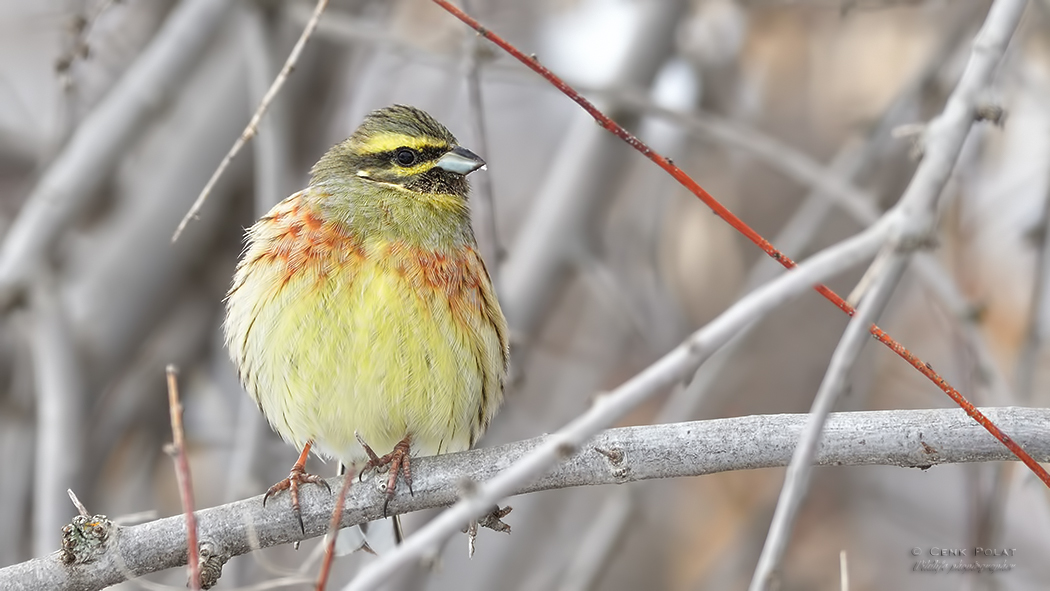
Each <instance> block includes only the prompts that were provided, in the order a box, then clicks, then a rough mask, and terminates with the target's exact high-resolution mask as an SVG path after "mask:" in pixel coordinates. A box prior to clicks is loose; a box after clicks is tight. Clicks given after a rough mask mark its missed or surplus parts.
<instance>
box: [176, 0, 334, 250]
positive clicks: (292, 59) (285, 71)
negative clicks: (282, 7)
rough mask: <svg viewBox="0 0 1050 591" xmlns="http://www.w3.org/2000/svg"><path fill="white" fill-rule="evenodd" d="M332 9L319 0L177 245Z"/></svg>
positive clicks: (179, 230)
mask: <svg viewBox="0 0 1050 591" xmlns="http://www.w3.org/2000/svg"><path fill="white" fill-rule="evenodd" d="M326 6H328V0H317V6H315V7H314V12H313V15H312V16H311V17H310V20H309V22H307V23H306V27H304V28H303V32H302V34H301V35H299V40H298V41H296V42H295V46H294V47H292V52H291V53H289V54H288V59H287V60H285V62H284V67H282V68H281V72H280V73H279V74H277V78H275V79H274V81H273V84H271V85H270V89H269V90H267V91H266V95H265V96H264V97H263V99H262V102H260V103H259V107H258V108H257V109H255V113H254V114H252V118H251V120H250V121H248V126H247V127H245V128H244V131H243V132H241V136H240V137H239V138H237V141H236V142H234V143H233V146H232V147H231V148H230V151H229V152H227V153H226V156H225V157H223V159H222V162H220V163H219V167H218V168H216V169H215V172H214V173H212V175H211V178H210V179H208V182H207V184H205V185H204V188H203V189H201V192H200V195H198V196H197V199H196V200H195V201H194V202H193V205H192V206H191V207H190V210H189V211H188V212H186V215H185V216H184V217H183V218H182V221H180V222H179V226H178V227H177V228H175V234H173V235H172V237H171V241H172V242H175V241H176V240H178V239H179V235H180V234H182V231H183V230H184V229H185V228H186V224H188V223H189V222H190V220H191V219H193V218H196V217H197V214H198V213H199V212H200V210H201V207H203V206H204V202H205V201H206V200H207V199H208V195H209V194H210V193H211V190H212V188H213V187H214V186H215V183H217V182H219V177H221V176H222V173H223V172H225V171H226V168H227V167H228V166H229V165H230V162H233V159H234V157H236V156H237V154H238V153H240V151H241V148H243V147H244V144H246V143H247V142H248V141H249V140H251V139H252V138H253V137H254V136H255V134H256V132H257V131H258V127H259V121H260V120H262V117H263V115H265V114H266V109H268V108H269V107H270V103H271V102H273V99H274V98H275V97H276V96H277V93H279V92H280V91H281V88H283V87H284V83H285V82H287V81H288V76H289V75H290V74H291V73H292V70H293V69H295V64H296V63H297V62H298V61H299V55H300V54H302V52H303V48H304V47H306V42H307V41H309V40H310V36H311V35H313V32H314V29H316V28H317V22H318V21H319V20H321V13H323V12H324V9H325V7H326Z"/></svg>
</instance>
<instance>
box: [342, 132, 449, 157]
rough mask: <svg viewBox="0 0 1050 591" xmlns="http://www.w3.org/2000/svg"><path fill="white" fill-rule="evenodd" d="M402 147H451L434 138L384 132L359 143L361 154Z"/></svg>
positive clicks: (388, 150) (420, 148)
mask: <svg viewBox="0 0 1050 591" xmlns="http://www.w3.org/2000/svg"><path fill="white" fill-rule="evenodd" d="M402 147H405V148H412V149H414V150H423V149H426V148H441V149H446V150H447V149H448V148H451V146H449V145H448V143H446V142H443V141H441V140H439V139H435V138H429V137H413V136H410V135H404V134H400V133H385V134H382V135H378V136H375V137H373V138H369V140H368V141H367V142H365V143H364V144H362V145H361V148H360V152H361V153H362V154H380V153H382V152H390V151H393V150H396V149H398V148H402Z"/></svg>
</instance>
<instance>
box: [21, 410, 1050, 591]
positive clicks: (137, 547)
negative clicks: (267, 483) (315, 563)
mask: <svg viewBox="0 0 1050 591" xmlns="http://www.w3.org/2000/svg"><path fill="white" fill-rule="evenodd" d="M985 412H986V414H987V415H988V416H989V417H990V418H991V419H993V420H994V421H995V422H996V423H998V424H1000V425H1002V426H1003V427H1004V428H1006V429H1009V430H1010V432H1011V433H1015V434H1016V436H1017V440H1018V442H1019V443H1021V444H1022V445H1024V446H1025V448H1027V449H1028V450H1029V451H1030V452H1031V454H1032V455H1033V456H1034V457H1035V458H1037V459H1039V460H1040V461H1050V434H1048V433H1047V431H1046V430H1045V429H1043V428H1042V427H1041V425H1045V424H1047V422H1050V409H1033V408H991V409H987V410H985ZM806 420H807V415H805V414H793V415H757V416H749V417H738V418H731V419H716V420H709V421H695V422H690V423H674V424H667V425H653V426H644V427H625V428H621V429H610V430H608V431H605V432H603V433H602V434H600V435H599V436H597V437H596V438H595V439H594V440H593V441H591V442H590V443H588V444H587V445H586V446H584V447H583V448H581V449H580V450H579V451H578V452H577V453H575V454H573V455H571V456H570V457H569V458H568V459H567V461H565V462H562V463H561V464H560V465H558V466H557V467H555V468H554V469H552V470H550V471H549V472H547V473H546V474H545V475H543V476H541V477H540V478H537V479H535V480H533V481H532V482H529V483H526V484H523V485H521V486H519V487H518V488H517V489H516V490H515V491H514V494H521V493H528V492H537V491H542V490H552V489H557V488H566V487H570V486H585V485H597V484H620V483H626V482H635V481H639V480H649V479H655V478H673V477H682V476H698V475H703V474H713V473H716V472H726V471H731V470H750V469H755V468H769V467H775V466H785V465H787V463H788V462H789V461H790V459H791V455H792V453H793V452H794V449H795V444H796V442H797V441H798V439H799V435H800V434H801V432H802V429H803V427H804V426H805V423H806ZM549 437H550V436H544V437H538V438H535V439H529V440H526V441H519V442H516V443H510V444H507V445H503V446H500V447H493V448H488V449H478V450H473V451H468V452H463V453H456V454H449V455H444V456H436V457H428V458H419V459H418V460H415V461H413V464H412V468H413V489H414V491H415V492H414V494H410V493H409V492H408V491H407V490H403V489H402V490H399V491H398V493H397V495H396V496H395V497H394V498H393V500H391V501H390V506H389V509H390V512H391V513H407V512H409V511H419V510H421V509H428V508H432V507H442V506H446V505H449V504H451V503H453V502H455V501H456V500H458V499H459V498H460V496H461V492H462V491H463V490H464V489H465V488H468V487H464V482H467V481H474V482H479V481H483V480H488V479H490V478H492V477H493V476H494V475H496V474H497V473H498V472H500V471H501V470H503V469H504V468H506V467H507V466H508V465H510V464H511V463H513V462H515V461H517V460H519V459H520V458H522V457H524V456H525V455H526V454H527V453H528V452H530V451H532V450H534V449H536V448H537V447H539V446H540V445H541V444H542V443H543V442H544V441H545V440H547V439H548V438H549ZM598 450H602V451H601V452H599V451H598ZM1012 459H1014V457H1013V456H1012V455H1011V454H1010V452H1009V451H1008V450H1007V449H1006V448H1004V447H1003V446H1002V445H1000V444H999V443H998V442H997V441H996V440H995V438H993V437H992V436H991V435H989V434H988V432H987V431H985V430H984V429H983V428H981V426H980V425H977V424H976V423H974V422H973V421H972V420H970V419H968V418H967V417H966V415H965V414H964V413H963V411H961V410H958V409H937V410H894V411H874V412H851V413H835V414H832V415H830V416H829V417H828V420H827V424H826V427H825V429H824V434H823V436H822V438H821V442H820V452H819V453H818V454H817V459H816V463H817V464H820V465H888V466H901V467H919V468H928V467H930V466H933V465H936V464H951V463H961V462H986V461H998V460H1012ZM380 480H384V478H379V479H378V480H376V479H367V478H366V480H365V481H364V483H363V484H357V483H356V482H355V486H354V487H352V488H351V490H350V494H349V496H348V498H347V503H346V511H345V513H344V516H343V519H342V525H343V526H348V525H353V524H358V523H362V522H364V521H367V520H371V519H378V518H380V517H382V512H383V502H384V496H383V494H382V492H380V490H379V488H378V487H379V481H380ZM330 483H331V485H332V488H333V490H338V489H339V485H340V484H341V483H340V481H339V480H338V477H336V478H332V479H330ZM302 495H303V523H304V525H305V527H306V533H305V534H303V533H302V532H300V531H299V524H298V522H297V521H296V520H295V517H294V516H293V514H292V512H291V511H288V510H287V509H288V507H287V505H286V503H287V502H288V501H287V500H286V498H280V499H277V502H274V503H270V504H268V506H267V507H265V508H264V507H263V506H262V499H261V497H252V498H250V499H246V500H243V501H237V502H235V503H229V504H227V505H222V506H219V507H212V508H210V509H204V510H202V511H199V512H198V513H197V516H198V518H199V528H200V534H201V536H200V539H201V542H202V543H205V542H208V543H211V544H212V545H213V546H214V547H215V548H218V549H219V551H220V552H222V553H225V554H226V555H230V556H232V555H239V554H244V553H247V552H249V551H251V550H252V549H255V548H265V547H269V546H275V545H278V544H287V543H289V542H294V541H296V540H301V539H306V538H312V537H317V536H320V535H323V534H324V533H325V532H326V531H327V528H328V518H329V515H330V514H331V512H332V509H333V507H334V505H335V497H334V496H333V495H329V494H327V493H325V492H324V491H323V490H322V489H320V488H319V487H306V488H304V489H303V491H302ZM112 527H113V529H112V530H111V532H110V535H109V536H108V540H107V544H108V547H107V550H108V552H107V553H106V554H105V555H104V556H102V557H101V558H100V559H99V560H97V561H95V562H91V563H87V564H77V565H73V566H65V565H63V564H62V563H61V562H60V561H59V559H58V554H57V553H55V554H51V555H50V556H46V557H44V558H37V559H35V560H31V561H28V562H24V563H21V564H17V565H14V566H10V567H7V568H4V569H0V588H3V589H11V590H22V589H25V590H28V589H56V590H78V591H86V590H93V589H102V588H103V587H106V586H108V585H112V584H115V583H118V582H120V581H123V580H126V579H128V578H132V577H137V576H142V575H145V574H147V573H151V572H156V571H159V570H163V569H167V568H175V567H178V566H182V565H184V564H185V563H186V546H185V540H186V536H185V527H186V526H185V522H184V519H183V516H182V515H177V516H174V517H168V518H166V519H160V520H158V521H153V522H150V523H145V524H142V525H137V526H133V527H127V528H116V527H115V526H112ZM55 539H56V541H57V539H58V532H55Z"/></svg>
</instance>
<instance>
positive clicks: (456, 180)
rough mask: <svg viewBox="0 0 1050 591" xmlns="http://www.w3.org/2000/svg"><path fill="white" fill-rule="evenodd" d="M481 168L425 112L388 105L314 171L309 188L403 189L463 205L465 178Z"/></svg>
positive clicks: (478, 160) (479, 161)
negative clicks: (352, 184) (355, 182)
mask: <svg viewBox="0 0 1050 591" xmlns="http://www.w3.org/2000/svg"><path fill="white" fill-rule="evenodd" d="M483 166H485V161H484V160H482V159H481V158H480V157H479V156H478V155H477V154H474V153H473V152H471V151H470V150H467V149H466V148H463V147H461V146H459V143H458V142H457V141H456V138H455V136H453V135H452V133H451V132H449V130H448V129H446V128H445V126H444V125H442V124H440V123H438V121H437V120H436V119H434V118H433V117H431V116H430V115H429V114H427V113H426V112H424V111H422V110H420V109H417V108H415V107H409V106H406V105H392V106H389V107H385V108H382V109H378V110H376V111H372V112H371V113H369V115H368V116H367V117H365V120H364V121H363V122H362V123H361V126H360V127H358V128H357V130H356V131H355V132H354V133H353V135H351V136H350V137H349V138H348V139H347V140H346V141H344V142H342V143H340V144H338V145H336V146H335V147H333V148H332V149H331V150H329V151H328V153H327V154H325V155H324V157H322V158H321V160H320V161H318V163H317V164H316V165H315V166H314V168H313V171H312V175H313V179H312V181H311V184H320V183H326V182H332V181H337V182H338V181H341V180H342V181H345V180H349V179H351V178H353V179H359V180H360V181H363V182H364V183H365V184H366V185H373V186H375V187H376V188H380V187H386V188H393V189H403V190H406V191H410V192H412V193H415V194H417V195H418V196H419V197H420V198H423V199H426V197H427V196H428V195H429V196H435V197H439V196H440V197H445V198H447V197H449V196H454V197H458V198H461V199H463V200H466V197H467V191H468V186H467V181H466V175H468V174H470V173H472V172H474V171H475V170H478V169H479V168H481V167H483Z"/></svg>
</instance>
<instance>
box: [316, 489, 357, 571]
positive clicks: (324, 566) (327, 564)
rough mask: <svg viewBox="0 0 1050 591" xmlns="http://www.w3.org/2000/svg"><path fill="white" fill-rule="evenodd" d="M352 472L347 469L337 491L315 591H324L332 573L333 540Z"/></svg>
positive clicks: (337, 533)
mask: <svg viewBox="0 0 1050 591" xmlns="http://www.w3.org/2000/svg"><path fill="white" fill-rule="evenodd" d="M354 476H355V475H354V470H353V469H347V471H346V474H344V475H343V486H342V487H341V488H340V489H339V498H337V499H336V500H335V508H334V509H332V519H331V520H330V521H329V522H328V539H327V540H326V541H325V545H324V562H322V563H321V572H320V574H319V575H318V576H317V586H316V587H315V588H316V591H324V588H325V586H327V585H328V575H329V574H330V573H331V572H332V561H333V560H335V540H336V538H337V537H338V536H339V521H340V520H341V519H342V518H343V507H345V506H346V493H348V492H350V483H352V482H353V481H354Z"/></svg>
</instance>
